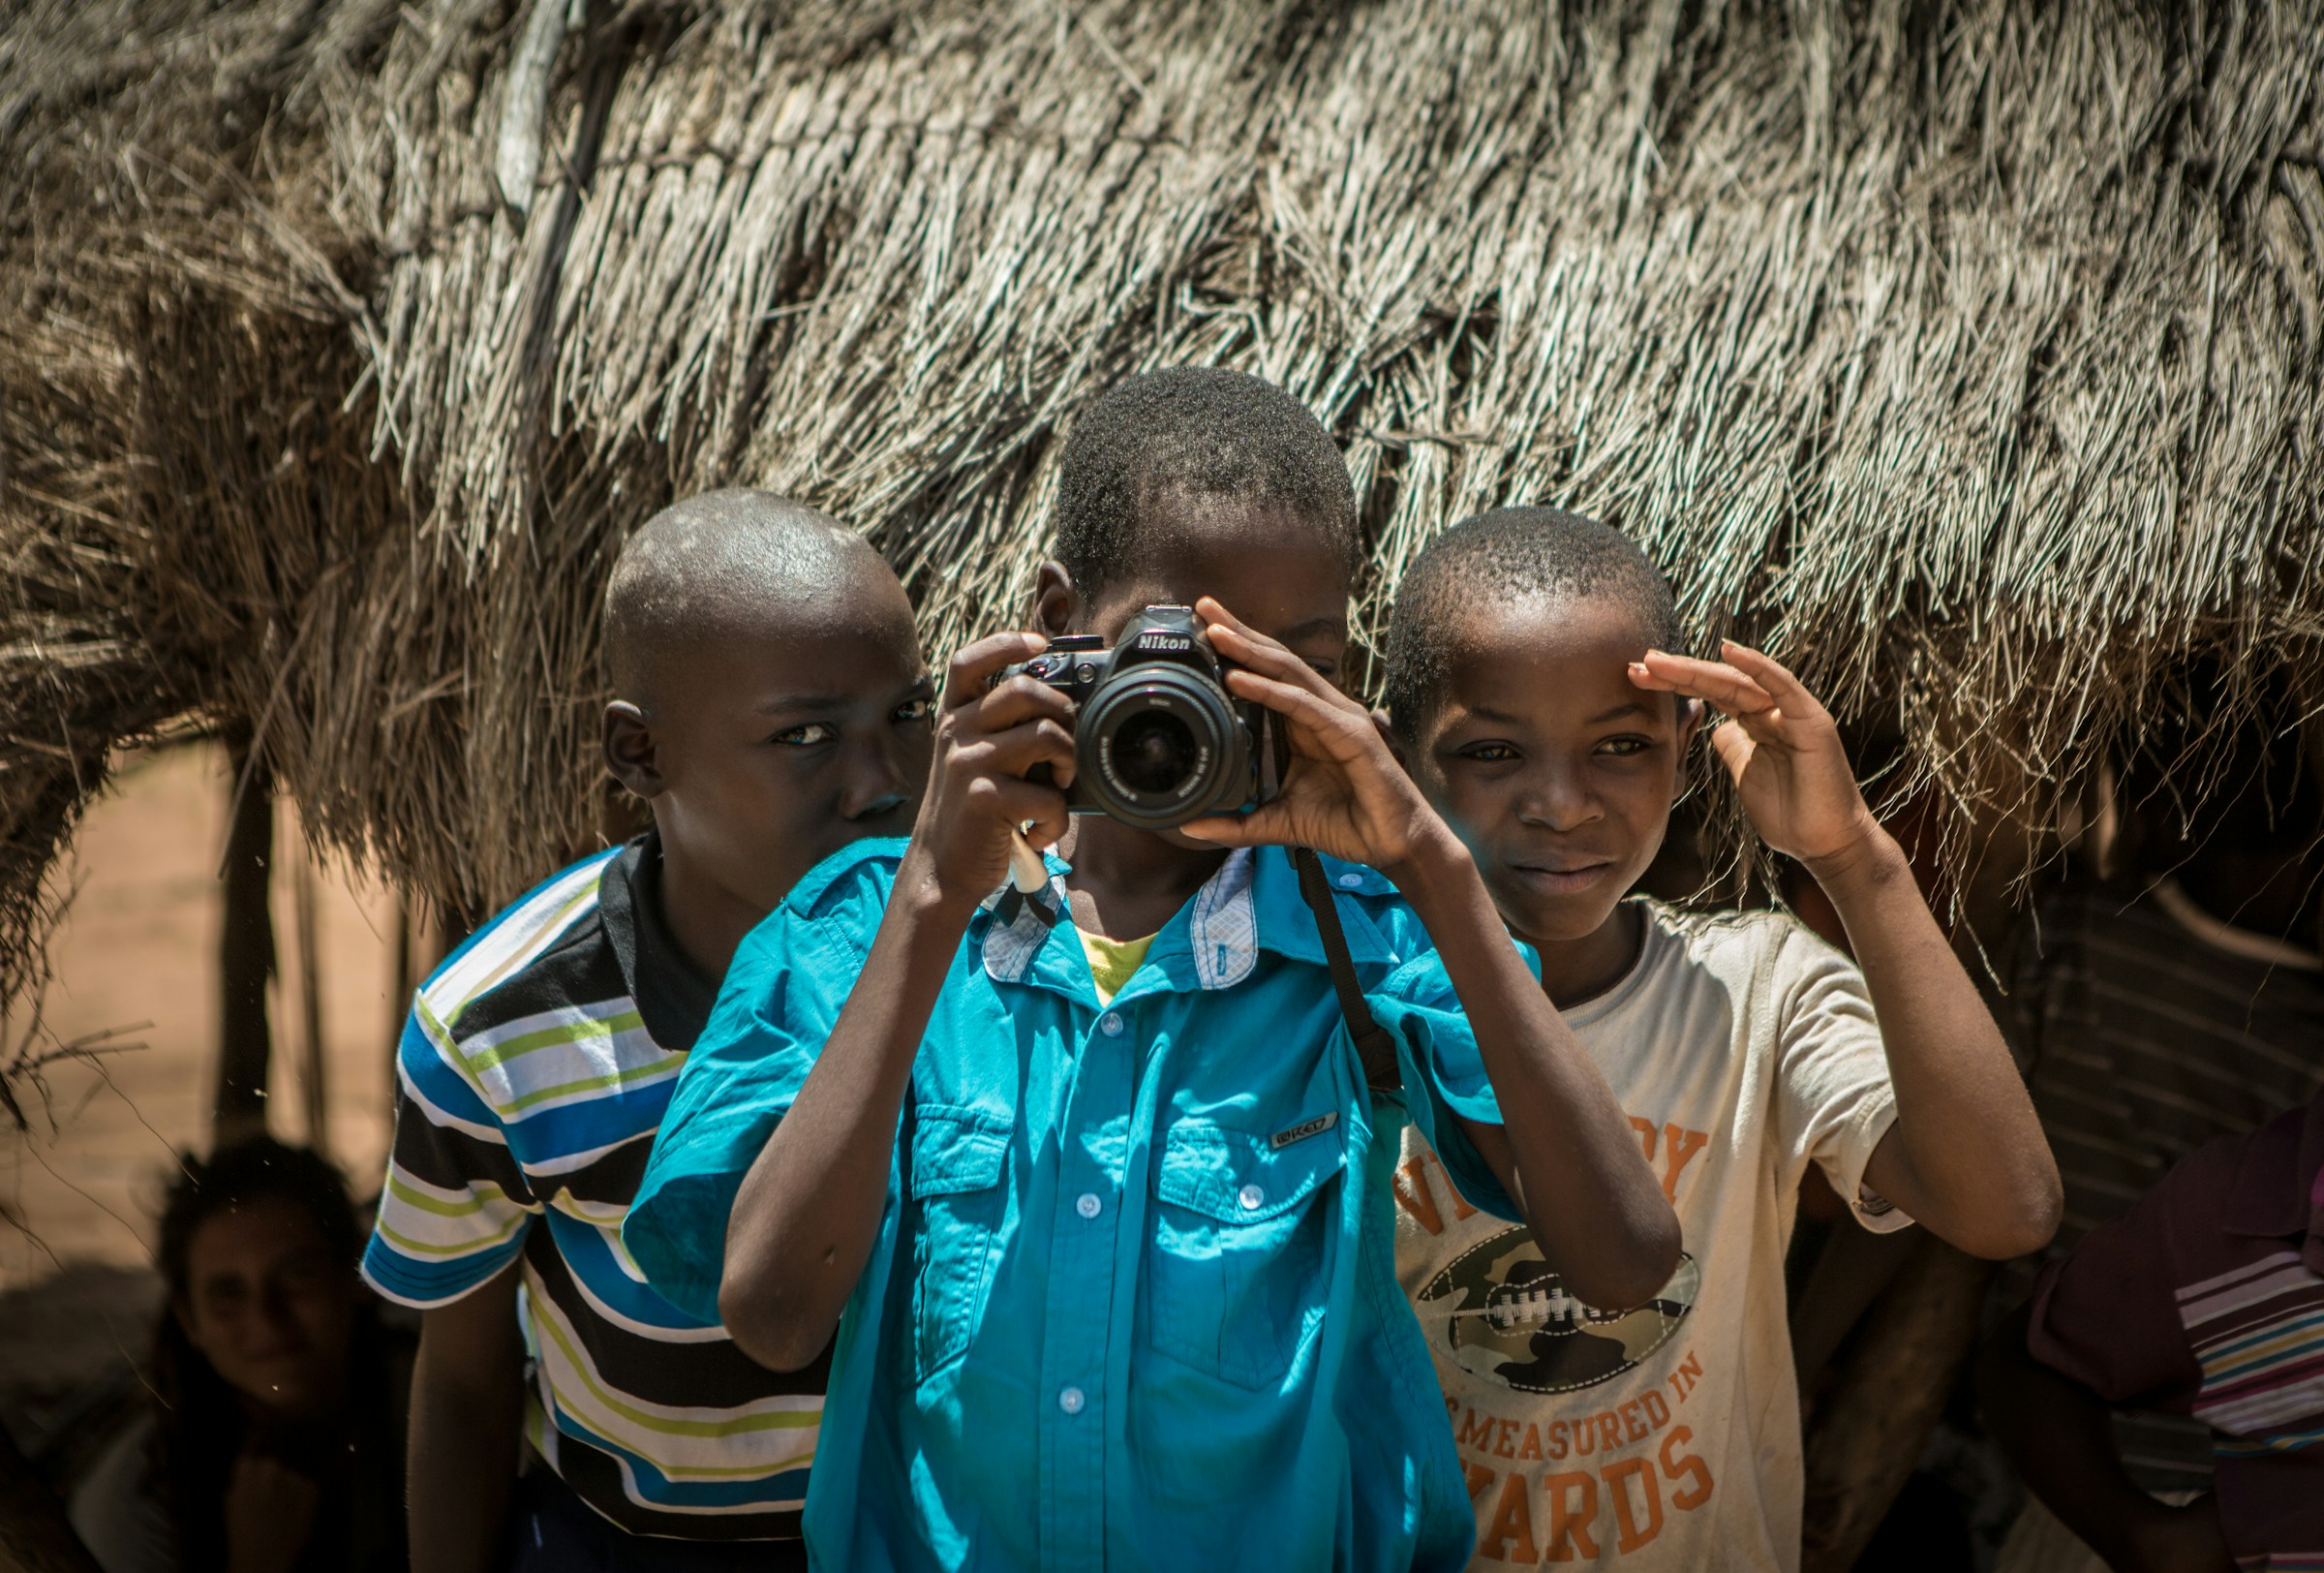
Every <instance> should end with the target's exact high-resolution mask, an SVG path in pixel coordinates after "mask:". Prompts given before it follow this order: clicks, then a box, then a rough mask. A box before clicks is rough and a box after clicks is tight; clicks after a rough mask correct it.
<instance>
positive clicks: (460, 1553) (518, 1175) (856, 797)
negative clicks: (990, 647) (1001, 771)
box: [364, 491, 933, 1573]
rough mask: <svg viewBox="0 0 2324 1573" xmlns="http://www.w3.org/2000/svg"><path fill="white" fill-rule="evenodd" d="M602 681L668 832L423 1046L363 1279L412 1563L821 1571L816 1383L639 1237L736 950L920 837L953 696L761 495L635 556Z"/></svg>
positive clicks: (557, 884) (630, 762)
mask: <svg viewBox="0 0 2324 1573" xmlns="http://www.w3.org/2000/svg"><path fill="white" fill-rule="evenodd" d="M605 653H606V663H607V666H608V668H609V675H610V677H611V679H612V683H613V688H614V693H615V695H616V697H615V698H614V700H613V702H612V703H610V704H608V705H607V706H606V709H605V733H604V735H605V758H606V762H607V764H608V766H609V767H610V768H611V770H612V772H613V774H614V776H615V778H616V779H617V780H619V781H620V782H621V784H622V785H623V786H626V787H627V789H628V790H630V791H631V792H633V793H635V794H636V795H637V796H639V797H640V798H643V799H644V800H645V801H646V803H647V804H648V805H649V806H650V807H651V808H652V810H653V814H654V828H653V829H652V830H650V831H648V832H647V833H646V834H645V835H643V836H641V837H639V838H638V839H637V840H635V841H633V842H631V843H629V844H628V845H627V846H626V847H622V848H615V849H614V850H612V851H608V852H603V853H600V854H598V855H597V856H596V857H592V858H589V859H587V860H586V861H584V862H581V863H578V864H575V865H574V866H573V867H572V868H570V869H567V870H566V871H565V872H564V873H563V874H560V875H558V876H556V877H555V878H554V879H550V880H549V881H548V882H547V883H546V884H544V885H542V886H541V887H540V888H539V889H537V890H535V891H534V892H533V893H532V894H531V895H529V896H527V897H525V898H524V899H523V900H522V901H519V902H518V903H517V904H516V905H515V906H513V907H511V908H509V909H508V910H506V911H505V912H504V913H502V914H501V915H500V916H499V917H497V918H495V919H494V920H493V921H492V922H491V923H489V924H487V925H486V926H485V927H484V928H483V929H482V930H481V931H479V932H478V933H477V934H476V935H475V937H474V939H472V940H470V941H468V942H467V943H466V944H465V945H463V946H462V947H461V948H460V950H459V951H458V952H457V953H456V954H454V955H453V956H452V957H451V959H450V960H448V961H446V962H445V963H444V964H443V967H442V968H441V969H439V970H438V972H436V974H435V975H434V976H433V977H431V978H430V979H429V980H428V981H427V983H426V984H425V985H424V986H423V987H422V988H421V990H420V991H419V996H418V999H417V1001H416V1002H414V1003H413V1010H412V1019H411V1024H410V1025H409V1026H408V1027H407V1028H406V1030H405V1033H404V1041H403V1050H402V1057H401V1064H400V1072H401V1078H402V1086H403V1099H402V1102H401V1104H400V1106H399V1108H398V1111H397V1117H396V1139H395V1148H394V1152H393V1155H392V1157H391V1160H390V1162H389V1166H388V1170H387V1186H386V1193H385V1194H384V1195H383V1196H382V1198H381V1202H380V1218H379V1225H378V1230H377V1232H376V1233H375V1234H374V1236H373V1238H372V1242H371V1249H370V1251H369V1253H368V1254H367V1256H366V1258H365V1264H364V1271H365V1274H366V1276H367V1277H368V1278H369V1279H370V1280H371V1281H372V1283H373V1284H374V1285H375V1286H376V1287H378V1288H379V1290H380V1291H381V1292H382V1294H385V1295H387V1296H389V1297H390V1298H393V1299H395V1300H399V1301H401V1302H403V1303H404V1304H407V1305H411V1306H416V1307H418V1308H420V1309H421V1310H422V1311H424V1312H425V1315H424V1317H423V1320H422V1333H421V1339H420V1353H419V1368H418V1373H417V1375H416V1378H415V1384H414V1395H413V1420H412V1445H411V1535H412V1546H413V1563H414V1565H416V1566H418V1567H420V1568H423V1569H426V1570H428V1573H443V1570H455V1569H474V1568H484V1567H489V1566H493V1565H496V1564H497V1563H498V1562H500V1561H501V1560H502V1559H504V1558H505V1557H506V1556H507V1555H508V1553H507V1549H506V1548H507V1545H508V1543H509V1541H510V1539H511V1536H513V1541H514V1544H515V1565H516V1566H518V1567H522V1568H539V1569H543V1570H548V1569H558V1570H563V1569H568V1568H584V1569H607V1570H611V1569H631V1568H661V1567H684V1568H703V1569H708V1568H726V1567H735V1568H741V1567H750V1568H770V1567H784V1566H800V1565H803V1564H804V1562H805V1559H806V1558H805V1553H804V1549H803V1548H802V1547H801V1545H800V1543H799V1540H798V1538H797V1537H798V1533H799V1508H800V1505H801V1503H802V1501H803V1500H804V1498H805V1496H806V1485H807V1470H808V1465H809V1463H810V1460H811V1459H812V1458H813V1456H814V1452H815V1436H816V1428H817V1424H818V1420H819V1416H820V1413H821V1409H822V1403H823V1400H822V1383H823V1374H824V1373H823V1369H822V1367H821V1366H819V1365H810V1364H809V1363H807V1362H802V1363H801V1364H802V1366H803V1367H804V1368H805V1369H802V1370H800V1371H798V1372H797V1373H793V1374H789V1375H778V1374H776V1373H772V1372H769V1371H767V1370H765V1369H763V1368H762V1367H760V1366H758V1365H756V1364H754V1363H753V1362H752V1361H751V1360H750V1359H749V1357H748V1356H746V1355H745V1354H744V1353H743V1352H742V1351H741V1350H739V1349H737V1348H736V1347H735V1346H734V1344H733V1343H732V1342H729V1341H728V1339H727V1338H726V1336H725V1334H724V1333H723V1332H722V1331H721V1330H720V1329H719V1325H718V1318H717V1317H716V1316H715V1315H708V1316H700V1315H691V1314H688V1311H685V1310H682V1309H680V1308H679V1307H677V1306H673V1305H672V1304H670V1303H669V1302H668V1301H666V1300H664V1299H662V1298H661V1297H660V1296H658V1295H657V1294H655V1293H654V1292H653V1291H652V1290H651V1289H650V1288H648V1287H647V1286H646V1285H645V1284H644V1283H643V1282H642V1281H641V1280H639V1278H638V1276H637V1275H636V1273H635V1272H634V1271H633V1270H632V1269H631V1267H630V1266H629V1265H628V1263H627V1260H626V1259H625V1257H624V1255H623V1252H622V1249H621V1246H620V1240H619V1233H620V1229H621V1226H622V1219H623V1218H624V1216H625V1214H626V1213H627V1209H628V1206H629V1201H630V1197H631V1195H632V1194H633V1192H634V1191H635V1189H636V1187H637V1183H638V1179H639V1176H640V1175H641V1174H643V1172H644V1170H645V1164H646V1156H647V1153H648V1151H649V1149H650V1147H651V1145H652V1143H653V1139H654V1132H655V1130H656V1128H657V1126H658V1125H659V1124H660V1121H661V1118H662V1111H663V1109H664V1108H665V1106H666V1105H667V1104H668V1102H669V1097H670V1094H671V1091H672V1089H673V1088H674V1086H675V1085H676V1083H677V1080H678V1073H679V1069H680V1067H681V1066H683V1065H684V1064H686V1062H687V1054H688V1050H690V1049H691V1048H692V1047H693V1043H694V1039H695V1037H696V1035H697V1034H698V1033H700V1032H701V1030H702V1024H703V1022H704V1020H705V1019H706V1018H707V1017H708V1016H709V1014H710V1007H711V1003H712V1002H713V1000H715V999H716V997H717V993H718V986H719V977H720V976H721V975H722V974H723V973H724V972H725V971H726V964H727V960H728V958H729V957H730V956H732V954H733V953H734V947H735V945H736V943H737V942H738V941H740V940H741V939H742V937H743V936H744V935H745V934H746V933H748V932H749V929H750V927H751V926H752V925H753V924H755V923H756V922H758V920H759V919H760V918H762V917H764V916H765V915H766V913H767V912H768V911H769V910H772V909H773V908H774V906H775V904H776V903H777V902H779V901H780V900H781V899H782V896H783V893H784V892H785V891H787V890H788V889H790V888H791V886H792V884H793V883H794V882H795V881H796V880H797V879H798V878H799V876H800V875H801V874H802V873H804V872H805V871H806V870H808V869H809V868H811V867H812V866H813V865H814V864H815V863H816V862H817V861H819V860H820V859H822V858H823V857H825V856H827V855H828V854H829V853H831V852H832V851H834V850H836V849H837V848H840V847H841V846H843V845H845V844H846V843H847V842H849V841H852V840H854V839H856V838H857V837H861V836H869V835H887V834H894V833H895V832H897V831H900V830H902V829H903V828H904V827H906V826H907V825H909V824H910V823H911V819H912V815H913V812H914V810H915V808H916V807H917V805H918V802H919V796H920V791H921V788H922V786H923V784H924V783H925V781H926V779H927V774H928V761H929V749H930V745H931V727H930V720H929V716H930V707H931V704H932V702H933V690H932V687H931V684H930V681H929V675H928V671H927V667H926V664H925V663H923V662H922V660H921V656H920V647H919V641H918V638H917V636H916V634H915V633H914V632H913V626H912V612H911V607H910V605H909V603H908V602H907V601H905V599H904V595H903V590H902V586H901V585H899V584H898V583H897V581H896V576H895V574H894V573H892V572H891V571H889V570H888V567H887V565H886V564H885V563H883V562H881V561H880V559H879V557H878V555H877V554H876V553H874V552H873V551H872V550H871V548H870V547H869V546H867V545H866V544H865V543H864V542H863V541H862V540H860V539H858V538H857V537H855V536H854V535H852V534H850V533H849V532H848V531H846V530H845V529H843V528H841V526H840V525H839V524H837V523H835V522H834V521H832V520H831V519H829V518H826V517H825V516H824V515H822V514H820V513H817V512H815V511H813V510H812V509H806V508H802V507H800V506H799V505H797V504H795V503H790V502H786V501H785V500H783V499H781V498H779V497H775V496H772V495H770V494H768V493H764V492H752V491H726V492H714V493H711V494H709V495H707V496H703V497H697V498H694V499H691V500H690V501H687V502H683V503H680V504H678V505H676V506H675V507H673V508H670V509H665V510H664V511H663V512H661V513H659V514H657V515H656V516H655V517H654V518H653V519H651V520H649V521H648V522H647V523H646V525H645V526H644V528H642V529H641V530H639V532H638V533H637V535H636V536H635V537H634V538H632V539H631V540H630V541H629V542H628V544H627V546H626V547H625V548H624V550H623V553H622V558H621V561H620V563H619V564H618V565H617V566H616V567H615V569H614V572H613V579H612V584H611V586H610V588H609V590H608V593H607V597H606V608H605ZM520 1283H521V1288H522V1293H521V1297H520V1293H519V1287H520ZM520 1307H521V1328H520ZM520 1333H521V1338H520ZM528 1349H530V1352H531V1354H532V1356H533V1358H534V1359H535V1362H536V1373H537V1383H536V1387H535V1392H534V1394H533V1403H532V1405H531V1407H530V1410H529V1412H528V1407H527V1403H526V1398H525V1382H524V1377H523V1366H524V1362H525V1359H526V1356H527V1352H528ZM520 1420H522V1421H524V1422H525V1426H524V1438H523V1439H521V1440H520V1435H519V1425H520ZM526 1441H529V1442H530V1459H531V1463H530V1465H529V1466H528V1467H527V1468H526V1470H525V1473H524V1477H523V1480H522V1483H521V1485H520V1484H519V1482H518V1464H519V1461H520V1459H521V1458H523V1457H525V1456H526V1447H525V1443H526ZM512 1488H514V1492H513V1495H514V1501H513V1505H512Z"/></svg>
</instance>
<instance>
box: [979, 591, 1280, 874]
mask: <svg viewBox="0 0 2324 1573" xmlns="http://www.w3.org/2000/svg"><path fill="white" fill-rule="evenodd" d="M1020 672H1023V673H1024V674H1025V675H1026V676H1028V677H1033V678H1037V679H1039V680H1040V681H1041V682H1044V683H1046V684H1048V685H1049V686H1050V687H1051V688H1054V689H1056V690H1057V691H1058V692H1060V693H1062V694H1065V695H1066V696H1067V697H1069V698H1071V699H1072V700H1073V702H1074V709H1075V723H1074V760H1075V770H1074V781H1073V786H1072V787H1071V788H1070V789H1069V790H1068V791H1067V792H1066V794H1065V804H1066V807H1067V808H1069V809H1071V810H1072V811H1073V812H1074V813H1076V814H1103V815H1107V816H1110V817H1113V818H1116V819H1119V820H1120V821H1122V822H1123V823H1124V824H1132V825H1136V826H1138V827H1139V828H1140V829H1143V830H1169V829H1173V828H1175V827H1177V826H1178V825H1182V824H1184V823H1186V822H1187V821H1188V820H1190V819H1199V818H1201V817H1203V816H1204V815H1206V814H1232V813H1236V812H1238V811H1240V810H1243V809H1250V808H1256V807H1258V806H1259V805H1260V804H1262V803H1264V802H1266V801H1267V800H1268V799H1269V798H1271V797H1273V796H1274V795H1275V793H1276V791H1277V790H1278V789H1279V788H1280V786H1281V784H1282V780H1283V768H1284V764H1285V762H1286V760H1287V758H1288V756H1289V749H1288V745H1287V743H1286V740H1285V737H1284V733H1283V728H1282V725H1281V724H1280V723H1279V722H1278V721H1277V719H1276V717H1275V715H1274V713H1273V712H1272V711H1270V710H1269V709H1268V708H1267V707H1266V706H1264V705H1259V704H1253V703H1252V702H1251V701H1250V700H1248V699H1240V698H1237V697H1236V696H1235V695H1234V694H1230V693H1229V692H1227V686H1226V681H1225V676H1226V663H1224V662H1222V661H1221V660H1220V659H1219V657H1218V654H1217V652H1215V651H1214V650H1212V649H1211V648H1210V640H1209V638H1208V636H1207V635H1206V634H1205V633H1204V632H1203V625H1202V623H1201V621H1200V620H1199V619H1197V618H1196V617H1195V615H1194V609H1193V608H1192V607H1190V606H1148V607H1147V608H1146V610H1145V611H1143V612H1141V613H1139V614H1138V615H1137V616H1136V617H1134V618H1132V619H1131V620H1130V624H1129V626H1128V627H1127V628H1125V629H1123V630H1122V632H1121V640H1120V642H1119V643H1118V644H1116V645H1115V646H1114V648H1113V649H1111V650H1109V649H1107V648H1106V646H1105V641H1104V640H1102V639H1101V638H1099V637H1098V636H1097V635H1096V634H1093V633H1068V634H1063V635H1061V636H1059V637H1057V638H1055V639H1053V640H1051V641H1050V646H1049V648H1048V649H1047V650H1045V651H1043V652H1042V653H1041V654H1040V655H1038V656H1035V657H1034V658H1033V659H1032V660H1030V661H1028V662H1024V663H1022V664H1019V665H1015V666H1011V667H1009V668H1007V669H1006V670H1004V671H1002V672H1001V673H1000V674H999V676H998V677H996V678H994V682H995V683H998V682H1003V681H1006V680H1007V679H1008V678H1011V677H1014V676H1016V675H1017V674H1018V673H1020ZM1048 769H1049V767H1048V766H1046V765H1043V766H1040V767H1038V769H1037V779H1038V778H1046V777H1047V775H1048Z"/></svg>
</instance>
